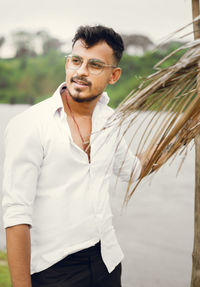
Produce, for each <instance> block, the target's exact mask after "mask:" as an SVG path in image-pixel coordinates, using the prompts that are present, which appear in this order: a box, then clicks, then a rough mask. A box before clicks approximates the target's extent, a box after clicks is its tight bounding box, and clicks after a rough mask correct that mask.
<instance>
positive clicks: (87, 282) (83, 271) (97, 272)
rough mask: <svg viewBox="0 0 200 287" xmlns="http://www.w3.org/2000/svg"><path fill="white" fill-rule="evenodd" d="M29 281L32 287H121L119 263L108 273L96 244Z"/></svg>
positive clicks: (32, 277)
mask: <svg viewBox="0 0 200 287" xmlns="http://www.w3.org/2000/svg"><path fill="white" fill-rule="evenodd" d="M31 280H32V287H101V286H102V287H121V263H120V264H119V265H118V266H117V267H116V268H115V269H114V270H113V271H112V272H111V273H109V272H108V271H107V268H106V266H105V264H104V262H103V260H102V257H101V252H100V243H98V244H96V245H95V246H93V247H90V248H87V249H84V250H81V251H79V252H76V253H73V254H71V255H69V256H67V257H66V258H64V259H62V260H61V261H59V262H58V263H56V264H54V265H52V266H51V267H49V268H48V269H45V270H43V271H41V272H38V273H34V274H33V275H32V276H31Z"/></svg>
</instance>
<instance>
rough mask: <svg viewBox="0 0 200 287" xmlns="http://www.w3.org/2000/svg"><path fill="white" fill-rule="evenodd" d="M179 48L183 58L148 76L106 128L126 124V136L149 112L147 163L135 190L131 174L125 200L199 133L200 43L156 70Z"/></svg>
mask: <svg viewBox="0 0 200 287" xmlns="http://www.w3.org/2000/svg"><path fill="white" fill-rule="evenodd" d="M180 49H186V51H185V53H184V55H183V56H182V57H181V58H180V59H179V60H178V61H177V62H176V63H175V64H174V65H172V66H169V67H167V68H164V69H160V70H159V71H157V72H155V73H154V74H152V75H150V76H148V77H147V78H146V79H145V80H144V82H143V83H142V85H140V86H139V87H138V89H137V90H135V91H133V92H131V93H130V95H129V96H128V98H127V99H125V100H124V101H123V102H122V103H121V104H120V105H119V107H118V108H117V109H116V110H115V112H114V114H113V115H112V116H111V117H110V118H109V120H108V122H107V124H106V127H109V126H111V125H116V126H117V127H119V128H121V127H122V126H123V125H124V123H126V125H125V126H126V128H125V129H124V131H123V134H122V136H124V135H125V134H126V133H127V132H128V131H129V130H130V129H131V130H133V125H134V124H135V122H136V120H137V119H138V118H139V115H140V113H141V111H146V112H147V114H146V119H145V122H146V123H147V124H146V128H145V130H144V132H143V135H142V137H141V138H140V142H139V145H138V148H137V153H138V154H141V153H144V154H145V158H147V159H148V160H147V161H146V166H145V167H144V170H143V173H142V175H141V178H140V179H139V180H138V182H137V183H136V184H135V186H134V188H133V189H132V190H130V187H131V182H132V180H131V179H132V175H130V181H129V185H128V189H127V194H126V201H128V200H129V199H130V197H131V196H132V195H133V192H134V190H135V188H136V187H137V186H138V184H139V183H140V182H141V180H142V178H143V177H145V176H146V175H149V174H150V173H152V172H154V171H155V170H158V169H159V168H160V167H161V166H162V165H163V164H165V163H166V161H167V160H168V159H169V158H171V157H172V156H176V155H177V153H178V152H180V153H182V152H183V151H184V150H185V151H186V149H187V146H188V144H189V143H190V142H191V141H192V140H193V139H194V138H195V136H196V135H197V134H199V133H200V93H199V92H198V91H200V78H199V71H200V65H199V61H200V40H196V41H192V42H189V43H187V44H184V45H183V46H182V47H181V48H179V49H177V50H176V51H174V52H173V53H171V54H170V55H168V56H167V57H165V58H164V59H163V60H162V61H161V62H159V63H158V64H157V65H156V68H158V67H159V66H160V65H161V64H162V63H163V62H164V61H165V60H166V59H167V58H169V57H171V56H172V55H173V54H175V53H177V52H178V51H180ZM160 119H162V120H160ZM143 125H144V122H142V123H140V125H139V128H138V129H142V128H143ZM136 133H137V131H136V132H135V134H136ZM135 134H134V135H133V137H132V140H133V139H134V136H135Z"/></svg>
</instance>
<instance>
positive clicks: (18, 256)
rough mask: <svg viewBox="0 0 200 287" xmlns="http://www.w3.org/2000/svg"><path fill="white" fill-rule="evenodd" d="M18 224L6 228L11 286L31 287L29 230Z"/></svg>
mask: <svg viewBox="0 0 200 287" xmlns="http://www.w3.org/2000/svg"><path fill="white" fill-rule="evenodd" d="M29 228H30V227H29V225H27V224H20V225H16V226H12V227H8V228H6V244H7V254H8V264H9V269H10V274H11V280H12V286H13V287H31V286H32V284H31V276H30V230H29Z"/></svg>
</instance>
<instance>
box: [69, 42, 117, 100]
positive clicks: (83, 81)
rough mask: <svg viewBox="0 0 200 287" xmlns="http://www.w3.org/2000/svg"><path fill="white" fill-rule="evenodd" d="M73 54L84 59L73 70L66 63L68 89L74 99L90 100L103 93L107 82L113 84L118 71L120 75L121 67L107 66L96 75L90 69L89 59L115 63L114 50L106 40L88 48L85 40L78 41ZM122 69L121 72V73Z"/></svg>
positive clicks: (107, 63) (108, 63) (110, 63)
mask: <svg viewBox="0 0 200 287" xmlns="http://www.w3.org/2000/svg"><path fill="white" fill-rule="evenodd" d="M72 55H75V56H78V57H80V58H81V59H82V60H83V63H82V65H81V66H80V67H79V68H78V69H77V70H73V69H70V68H68V62H69V61H70V60H69V59H67V63H66V83H67V89H68V91H69V93H70V95H71V96H72V98H73V99H74V100H76V101H77V102H88V101H91V100H93V99H95V98H97V97H98V96H99V95H101V94H102V92H103V91H104V89H105V88H106V86H107V84H109V83H110V84H113V83H114V82H115V81H117V79H118V78H119V77H117V79H115V78H116V75H115V74H116V72H117V71H118V74H119V76H120V73H121V70H120V69H119V68H112V67H105V68H104V69H103V71H102V72H101V73H100V74H98V75H94V74H92V73H91V72H90V71H88V66H87V64H88V61H89V60H90V61H91V59H95V60H99V61H101V62H102V63H104V64H106V65H115V63H114V56H113V50H112V48H111V47H109V46H108V45H107V43H106V42H99V43H97V44H96V45H94V46H92V47H90V48H87V47H86V46H85V43H84V41H82V40H78V41H76V43H75V45H74V47H73V49H72ZM119 71H120V73H119Z"/></svg>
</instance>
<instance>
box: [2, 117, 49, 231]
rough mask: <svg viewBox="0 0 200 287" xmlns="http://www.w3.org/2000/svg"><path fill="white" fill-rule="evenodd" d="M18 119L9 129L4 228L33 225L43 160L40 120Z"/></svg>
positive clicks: (13, 120)
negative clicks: (38, 123) (33, 211)
mask: <svg viewBox="0 0 200 287" xmlns="http://www.w3.org/2000/svg"><path fill="white" fill-rule="evenodd" d="M25 115H26V113H24V114H23V115H19V116H16V117H15V118H14V119H11V121H10V122H9V123H8V125H7V127H6V130H5V161H4V170H3V200H2V207H3V221H4V227H5V228H6V227H9V226H13V225H17V224H29V225H32V218H31V217H32V207H33V202H34V198H35V194H36V187H37V180H38V176H39V172H40V166H41V162H42V158H43V148H42V144H41V141H40V137H39V133H38V131H37V125H36V121H35V120H34V119H31V118H29V117H26V116H25Z"/></svg>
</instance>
